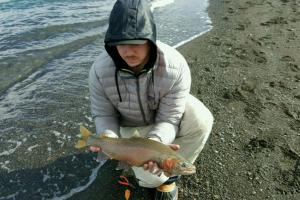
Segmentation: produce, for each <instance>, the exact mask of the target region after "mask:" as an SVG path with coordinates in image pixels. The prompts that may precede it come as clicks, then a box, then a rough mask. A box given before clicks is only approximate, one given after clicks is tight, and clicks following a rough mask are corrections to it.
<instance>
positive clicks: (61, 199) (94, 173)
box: [51, 162, 105, 200]
mask: <svg viewBox="0 0 300 200" xmlns="http://www.w3.org/2000/svg"><path fill="white" fill-rule="evenodd" d="M104 163H105V162H104ZM104 163H100V164H99V165H98V166H97V167H96V168H95V169H93V171H92V173H91V175H90V177H89V181H88V182H87V184H85V185H83V186H80V187H77V188H73V189H71V191H70V192H69V193H67V194H64V195H62V196H59V197H53V198H52V199H51V200H64V199H68V198H70V197H71V196H73V195H74V194H76V193H78V192H82V191H83V190H85V189H86V188H88V187H89V186H90V185H91V184H92V183H93V182H94V181H95V180H96V178H97V174H98V171H99V169H100V168H101V167H102V165H103V164H104Z"/></svg>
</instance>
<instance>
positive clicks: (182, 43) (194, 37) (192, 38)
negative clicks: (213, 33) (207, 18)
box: [173, 27, 212, 48]
mask: <svg viewBox="0 0 300 200" xmlns="http://www.w3.org/2000/svg"><path fill="white" fill-rule="evenodd" d="M211 29H212V27H210V28H209V29H208V30H205V31H203V32H201V33H199V34H197V35H194V36H192V37H190V38H188V39H187V40H184V41H181V42H179V43H178V44H176V45H174V46H173V47H174V48H177V47H180V46H182V45H184V44H186V43H188V42H190V41H192V40H194V39H196V38H197V37H199V36H201V35H203V34H204V33H206V32H208V31H210V30H211Z"/></svg>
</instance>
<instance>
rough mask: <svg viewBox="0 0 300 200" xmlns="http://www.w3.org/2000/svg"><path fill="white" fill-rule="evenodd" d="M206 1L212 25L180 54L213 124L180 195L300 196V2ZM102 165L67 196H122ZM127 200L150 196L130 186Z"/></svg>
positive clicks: (232, 198) (293, 199)
mask: <svg viewBox="0 0 300 200" xmlns="http://www.w3.org/2000/svg"><path fill="white" fill-rule="evenodd" d="M210 2H211V5H210V8H209V14H210V17H211V18H212V22H213V26H214V28H213V29H212V30H211V31H210V32H208V33H206V34H205V35H203V36H201V37H199V38H197V39H195V40H193V41H191V42H189V43H188V44H186V45H184V46H182V47H180V51H181V52H182V53H183V54H184V56H185V57H186V58H187V60H188V63H189V65H190V67H191V71H192V78H193V84H192V94H194V95H196V96H197V97H198V98H199V99H201V100H202V101H203V102H204V103H205V104H206V105H207V106H208V107H209V108H210V109H211V111H212V112H213V114H214V116H215V125H214V128H213V132H212V135H211V137H210V139H209V141H208V143H207V145H206V147H205V149H204V150H203V152H202V153H201V155H200V157H199V159H198V160H197V161H196V164H197V169H198V172H197V174H196V175H195V176H185V177H183V178H182V180H181V181H180V182H179V184H178V185H179V187H180V194H179V197H180V198H179V199H182V200H183V199H185V200H194V199H195V200H198V199H199V200H200V199H203V200H204V199H205V200H209V199H214V200H217V199H229V200H243V199H245V200H246V199H247V200H248V199H249V200H252V199H253V200H261V199H274V200H281V199H282V200H299V199H300V2H299V0H211V1H210ZM112 166H113V165H112V164H111V167H112ZM104 170H105V172H106V173H108V174H106V177H109V176H110V175H113V176H114V175H116V176H114V177H115V178H114V180H111V178H109V179H106V178H104V177H103V176H98V178H97V180H96V181H95V182H94V183H93V184H92V185H91V186H90V187H89V188H88V189H87V190H85V191H84V192H82V193H79V194H76V195H74V196H73V197H72V198H71V199H123V191H124V187H123V188H122V187H121V186H118V184H117V180H116V178H117V175H118V174H116V172H112V171H113V170H107V167H106V168H105V169H104ZM109 173H111V174H109ZM102 174H103V173H102ZM104 174H105V173H104ZM107 180H109V181H107ZM104 182H105V183H104ZM113 188H114V189H113ZM112 189H113V190H112ZM112 191H113V192H112ZM120 195H121V197H120ZM132 199H137V200H140V199H148V195H147V192H146V191H144V190H141V189H137V190H133V196H132Z"/></svg>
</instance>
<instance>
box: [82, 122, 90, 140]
mask: <svg viewBox="0 0 300 200" xmlns="http://www.w3.org/2000/svg"><path fill="white" fill-rule="evenodd" d="M80 133H81V138H82V139H84V140H86V139H87V138H88V137H89V136H90V135H92V133H91V132H90V131H89V130H88V129H87V128H85V127H84V126H82V125H81V126H80Z"/></svg>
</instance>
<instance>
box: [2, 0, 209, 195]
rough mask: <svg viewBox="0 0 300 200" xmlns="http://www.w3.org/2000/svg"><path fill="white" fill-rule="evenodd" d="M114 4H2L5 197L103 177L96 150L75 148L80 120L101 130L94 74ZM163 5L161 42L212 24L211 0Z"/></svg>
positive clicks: (73, 0) (71, 187) (101, 0)
mask: <svg viewBox="0 0 300 200" xmlns="http://www.w3.org/2000/svg"><path fill="white" fill-rule="evenodd" d="M112 5H113V1H111V0H97V1H96V0H88V1H86V0H67V1H63V2H61V1H58V0H6V1H3V0H2V1H0V94H1V96H0V143H1V145H0V177H1V179H0V200H2V199H53V198H55V197H60V198H58V199H66V198H69V197H71V196H72V195H74V194H75V193H77V192H78V191H79V190H83V189H85V188H86V187H88V186H89V183H90V182H92V181H93V180H94V178H95V177H96V174H97V173H98V170H99V168H97V167H98V163H96V162H95V161H94V160H93V158H94V155H92V154H91V153H89V152H88V151H80V152H79V151H77V150H75V149H74V147H73V146H74V143H75V141H76V140H77V134H78V130H79V124H84V125H85V126H87V127H89V128H90V129H91V130H94V125H93V122H92V120H91V117H90V110H89V97H88V86H87V78H88V71H89V68H90V66H91V64H92V62H93V61H94V59H95V58H96V56H97V55H98V54H99V53H101V51H103V36H104V33H105V31H106V28H107V20H108V14H109V11H110V10H111V8H112ZM155 5H156V6H157V7H153V12H154V16H155V19H156V22H157V24H158V25H157V29H158V39H159V40H161V41H164V42H166V43H168V44H170V45H176V44H178V43H181V42H183V41H186V40H189V38H191V37H193V36H195V35H198V34H200V33H201V32H205V31H207V30H208V29H209V28H210V26H209V19H208V16H207V13H206V12H205V9H206V7H207V2H206V1H205V2H200V1H199V0H175V1H172V0H165V1H155ZM101 170H102V168H101ZM101 170H100V171H101ZM29 180H30V181H29Z"/></svg>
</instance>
